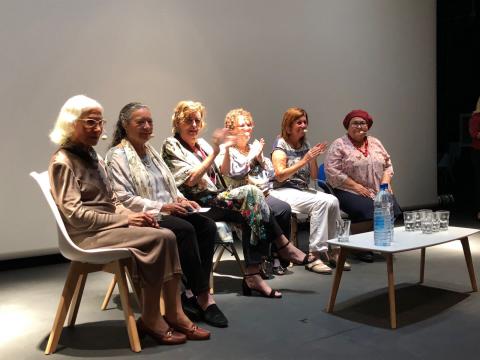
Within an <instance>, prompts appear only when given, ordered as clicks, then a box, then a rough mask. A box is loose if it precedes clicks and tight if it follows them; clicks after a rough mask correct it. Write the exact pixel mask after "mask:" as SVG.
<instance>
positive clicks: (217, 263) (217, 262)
mask: <svg viewBox="0 0 480 360" xmlns="http://www.w3.org/2000/svg"><path fill="white" fill-rule="evenodd" d="M224 251H225V247H224V246H223V245H221V246H220V251H219V252H218V254H217V257H216V259H215V262H214V263H213V266H212V271H215V270H217V267H218V265H219V264H220V260H221V259H222V256H223V252H224Z"/></svg>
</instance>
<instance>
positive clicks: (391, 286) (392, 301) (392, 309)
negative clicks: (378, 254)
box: [386, 254, 397, 329]
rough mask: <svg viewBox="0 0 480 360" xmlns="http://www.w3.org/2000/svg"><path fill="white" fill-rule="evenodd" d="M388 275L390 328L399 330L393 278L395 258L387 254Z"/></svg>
mask: <svg viewBox="0 0 480 360" xmlns="http://www.w3.org/2000/svg"><path fill="white" fill-rule="evenodd" d="M386 257H387V274H388V302H389V303H390V327H391V328H392V329H396V328H397V309H396V306H395V282H394V278H393V256H392V254H386Z"/></svg>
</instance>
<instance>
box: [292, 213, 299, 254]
mask: <svg viewBox="0 0 480 360" xmlns="http://www.w3.org/2000/svg"><path fill="white" fill-rule="evenodd" d="M297 233H298V219H297V215H296V214H292V216H291V217H290V241H291V242H292V243H293V245H295V246H296V247H297V248H298V237H297Z"/></svg>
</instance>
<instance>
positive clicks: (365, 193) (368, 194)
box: [353, 183, 375, 199]
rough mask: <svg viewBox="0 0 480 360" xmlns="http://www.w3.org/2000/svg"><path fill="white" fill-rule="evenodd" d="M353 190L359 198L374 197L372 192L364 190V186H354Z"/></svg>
mask: <svg viewBox="0 0 480 360" xmlns="http://www.w3.org/2000/svg"><path fill="white" fill-rule="evenodd" d="M353 190H354V191H355V192H356V193H357V194H359V195H361V196H365V197H369V198H372V199H373V198H374V197H375V193H374V192H373V191H372V190H370V189H368V188H366V187H365V186H363V185H361V184H359V183H356V184H355V186H354V187H353Z"/></svg>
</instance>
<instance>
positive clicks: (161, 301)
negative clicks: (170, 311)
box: [160, 289, 165, 316]
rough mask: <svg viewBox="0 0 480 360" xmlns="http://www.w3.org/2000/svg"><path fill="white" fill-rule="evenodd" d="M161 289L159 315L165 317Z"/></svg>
mask: <svg viewBox="0 0 480 360" xmlns="http://www.w3.org/2000/svg"><path fill="white" fill-rule="evenodd" d="M163 294H164V292H163V289H162V292H161V293H160V315H162V316H164V315H165V299H164V297H163Z"/></svg>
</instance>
